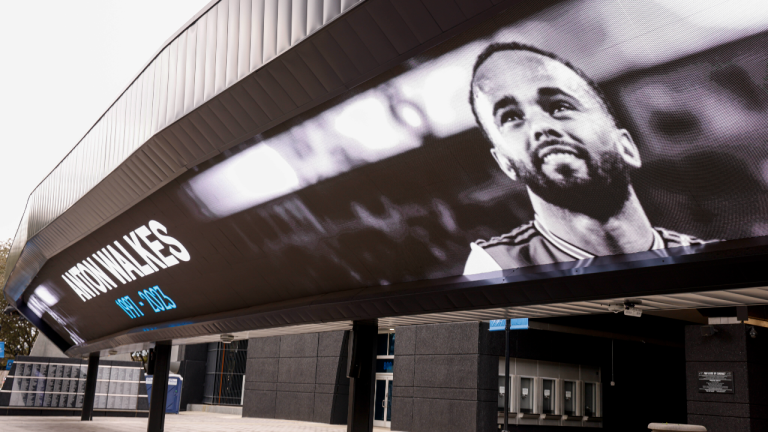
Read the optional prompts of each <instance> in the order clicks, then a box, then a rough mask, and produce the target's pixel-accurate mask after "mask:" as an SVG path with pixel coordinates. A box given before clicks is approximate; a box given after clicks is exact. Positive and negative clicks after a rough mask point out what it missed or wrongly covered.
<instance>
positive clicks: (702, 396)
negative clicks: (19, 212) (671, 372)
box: [685, 324, 768, 432]
mask: <svg viewBox="0 0 768 432" xmlns="http://www.w3.org/2000/svg"><path fill="white" fill-rule="evenodd" d="M702 327H703V326H687V327H686V328H685V360H686V381H687V385H686V387H687V393H688V423H690V424H698V425H703V426H706V428H707V430H710V431H722V432H737V431H738V432H757V431H765V430H768V416H767V415H765V412H766V407H767V406H768V393H766V391H765V385H766V381H768V380H766V377H768V361H766V359H768V329H766V328H763V327H754V326H751V325H747V324H722V325H713V326H711V327H713V328H714V330H717V331H716V332H713V331H712V328H703V329H702ZM707 327H710V326H707ZM702 372H730V373H731V374H732V376H733V381H731V382H728V383H727V385H728V387H730V389H731V390H729V391H727V392H718V391H709V392H706V391H702V390H700V389H702V388H703V387H706V385H705V384H704V383H705V382H706V380H705V381H700V380H699V374H700V373H702ZM703 376H704V377H706V375H703Z"/></svg>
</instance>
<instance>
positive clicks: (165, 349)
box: [147, 341, 171, 432]
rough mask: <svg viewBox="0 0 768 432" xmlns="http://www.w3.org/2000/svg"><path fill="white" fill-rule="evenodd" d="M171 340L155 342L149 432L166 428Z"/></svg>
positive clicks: (157, 431)
mask: <svg viewBox="0 0 768 432" xmlns="http://www.w3.org/2000/svg"><path fill="white" fill-rule="evenodd" d="M170 369H171V342H170V341H161V342H156V343H155V374H154V375H152V397H151V398H150V401H149V421H148V422H147V432H163V430H164V429H165V405H166V403H167V401H168V375H169V373H170V372H171V370H170Z"/></svg>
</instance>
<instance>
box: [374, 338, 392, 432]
mask: <svg viewBox="0 0 768 432" xmlns="http://www.w3.org/2000/svg"><path fill="white" fill-rule="evenodd" d="M392 330H394V329H390V331H392ZM394 364H395V333H390V332H386V333H384V332H381V331H380V332H379V335H378V337H377V339H376V392H375V396H374V400H373V406H374V415H373V425H374V426H381V427H390V425H391V423H392V390H393V389H392V380H393V378H394V376H393V373H394Z"/></svg>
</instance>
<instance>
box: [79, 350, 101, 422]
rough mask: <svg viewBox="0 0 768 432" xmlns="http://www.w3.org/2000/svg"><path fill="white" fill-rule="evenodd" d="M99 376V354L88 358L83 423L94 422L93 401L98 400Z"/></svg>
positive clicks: (93, 354)
mask: <svg viewBox="0 0 768 432" xmlns="http://www.w3.org/2000/svg"><path fill="white" fill-rule="evenodd" d="M98 376H99V352H98V351H96V352H94V353H91V354H90V355H89V356H88V372H87V375H86V377H85V395H83V414H82V416H81V417H80V420H81V421H91V420H93V401H94V400H95V399H96V378H98Z"/></svg>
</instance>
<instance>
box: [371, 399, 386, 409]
mask: <svg viewBox="0 0 768 432" xmlns="http://www.w3.org/2000/svg"><path fill="white" fill-rule="evenodd" d="M369 406H370V405H369ZM381 407H382V408H386V407H387V400H386V399H384V400H383V401H381Z"/></svg>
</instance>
